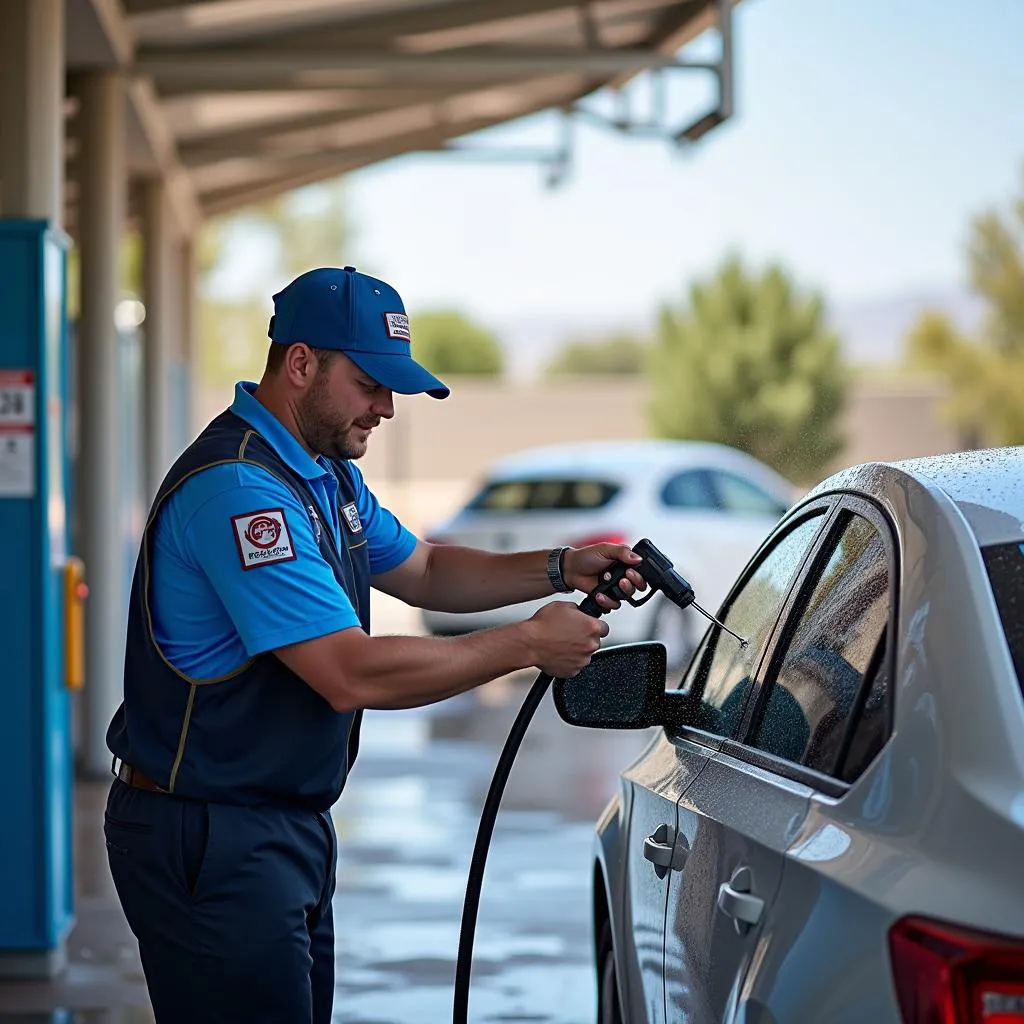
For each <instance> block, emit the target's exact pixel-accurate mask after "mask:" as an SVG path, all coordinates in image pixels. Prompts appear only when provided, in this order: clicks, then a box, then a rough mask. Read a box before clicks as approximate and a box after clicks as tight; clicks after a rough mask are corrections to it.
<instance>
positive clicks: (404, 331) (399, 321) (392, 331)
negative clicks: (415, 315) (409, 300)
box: [384, 313, 412, 342]
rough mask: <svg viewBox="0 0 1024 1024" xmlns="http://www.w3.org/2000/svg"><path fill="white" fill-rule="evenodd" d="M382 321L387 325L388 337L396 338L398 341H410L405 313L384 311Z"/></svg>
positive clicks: (410, 333) (409, 331)
mask: <svg viewBox="0 0 1024 1024" xmlns="http://www.w3.org/2000/svg"><path fill="white" fill-rule="evenodd" d="M384 323H385V325H386V326H387V329H388V337H389V338H398V339H399V340H400V341H409V342H411V341H412V331H411V330H410V328H409V318H408V317H407V316H406V315H405V313H385V314H384Z"/></svg>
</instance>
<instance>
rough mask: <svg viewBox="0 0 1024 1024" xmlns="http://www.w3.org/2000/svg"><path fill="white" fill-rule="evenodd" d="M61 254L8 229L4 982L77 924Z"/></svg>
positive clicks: (48, 241) (2, 636) (58, 241)
mask: <svg viewBox="0 0 1024 1024" xmlns="http://www.w3.org/2000/svg"><path fill="white" fill-rule="evenodd" d="M67 251H68V243H67V240H66V238H65V237H64V236H63V235H62V234H61V233H59V232H55V231H53V230H52V229H51V228H50V227H49V225H48V224H47V223H46V222H44V221H20V220H5V221H0V267H2V273H0V308H2V309H3V311H4V333H3V337H2V339H0V537H3V538H4V541H5V543H4V558H3V570H2V572H0V609H2V612H3V628H2V630H0V665H2V668H0V688H2V690H3V712H2V713H0V779H3V780H4V782H3V785H2V788H0V821H2V822H3V825H2V830H0V880H2V881H0V951H3V952H0V976H3V975H8V976H10V975H16V976H19V977H26V976H31V975H40V976H44V975H49V974H53V973H54V972H56V971H58V970H60V969H61V967H62V966H63V962H64V950H65V940H66V937H67V934H68V932H69V931H70V929H71V927H72V925H73V923H74V902H73V877H72V874H73V872H72V843H73V822H72V785H73V764H72V739H71V716H70V704H71V699H70V692H69V691H70V690H73V689H76V688H78V687H80V686H81V685H82V679H83V675H84V659H83V643H84V636H83V633H84V621H83V620H84V617H83V609H82V605H83V601H84V599H85V596H86V588H85V581H84V578H83V572H82V565H81V563H80V562H79V561H78V560H77V559H75V558H73V557H71V556H70V554H69V522H68V512H67V510H68V509H69V508H70V507H71V502H70V500H69V495H68V469H67V467H68V458H67V434H68V431H67V418H68V417H67V411H68V406H69V391H68V387H69V379H68V371H67V304H66V292H67V288H66V264H67Z"/></svg>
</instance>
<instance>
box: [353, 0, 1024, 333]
mask: <svg viewBox="0 0 1024 1024" xmlns="http://www.w3.org/2000/svg"><path fill="white" fill-rule="evenodd" d="M736 23H737V24H736V55H737V60H738V81H737V115H736V117H735V118H734V119H733V120H732V121H731V122H729V123H727V124H726V125H725V126H723V127H721V128H719V129H717V130H716V131H714V132H712V133H711V134H710V135H708V136H706V137H705V138H704V140H703V141H702V142H701V143H700V144H699V145H698V146H696V147H694V148H693V149H692V150H691V151H689V152H687V153H679V152H675V151H673V150H671V149H670V147H669V146H668V144H667V143H662V142H658V141H647V140H637V139H629V138H625V137H623V136H620V135H615V134H612V133H610V132H608V131H603V130H599V129H594V128H585V127H583V126H579V127H577V129H576V131H575V138H576V146H575V150H574V157H573V161H572V164H571V168H570V172H569V175H568V178H567V180H566V182H565V184H564V185H563V186H562V187H561V188H560V189H557V190H554V191H549V190H547V189H546V188H545V187H544V184H543V174H542V171H541V170H540V169H539V168H538V167H536V166H533V165H508V164H505V165H491V164H488V165H481V164H479V163H472V164H469V163H464V162H460V161H458V160H456V159H453V158H448V157H443V158H442V157H436V156H410V157H406V158H402V159H399V160H395V161H391V162H389V163H387V164H384V165H380V166H377V167H374V168H369V169H366V170H364V171H361V172H359V173H357V174H355V175H352V176H351V177H350V178H349V193H350V197H351V213H352V219H353V221H354V224H355V226H356V229H357V237H356V240H355V247H354V252H353V253H352V254H351V256H352V259H353V260H354V261H355V262H358V264H359V265H360V266H361V267H363V268H365V269H367V270H371V271H373V272H375V273H377V274H379V275H381V276H383V277H385V278H386V279H388V280H389V281H391V283H393V284H394V285H395V286H396V287H397V288H398V289H399V291H400V292H401V293H402V294H403V296H404V297H405V300H406V305H407V306H408V307H409V308H410V310H411V311H413V312H415V310H416V309H417V308H424V307H428V306H438V305H453V306H457V307H459V308H462V309H464V310H466V311H467V312H469V313H471V314H473V315H475V316H477V317H479V318H480V319H482V320H483V321H485V322H488V323H490V324H500V323H502V322H504V321H508V320H509V319H510V318H523V317H526V316H528V317H540V318H544V317H550V318H555V319H557V320H559V322H564V323H568V324H570V325H571V324H572V323H573V322H576V321H578V322H579V323H580V325H581V326H583V325H586V327H587V328H588V329H589V328H591V327H592V325H593V324H594V323H595V322H607V323H609V324H612V323H621V322H629V321H633V320H643V319H646V318H647V317H648V316H650V314H651V312H652V311H653V310H654V309H655V308H656V307H657V305H658V304H659V303H660V302H662V301H664V300H666V299H673V298H675V297H677V296H679V295H680V294H681V293H682V291H683V289H684V287H685V284H686V282H687V281H688V280H689V279H691V278H692V277H693V276H694V275H699V274H704V273H707V272H708V271H709V270H711V269H712V268H713V267H714V266H715V264H716V263H717V262H718V261H719V260H720V259H721V258H722V257H723V255H724V254H725V253H726V252H727V251H729V250H735V251H738V252H740V253H742V254H743V255H745V256H746V257H748V258H749V259H751V260H752V261H755V262H761V261H764V260H767V259H778V260H781V261H783V262H784V263H785V264H786V265H787V266H788V267H789V268H790V269H791V270H792V271H793V272H794V273H795V274H796V275H797V276H798V278H799V280H800V281H801V282H803V283H805V284H808V285H813V286H815V287H820V288H822V289H823V290H824V291H825V293H826V295H827V296H828V298H829V299H830V300H832V301H833V302H836V303H846V304H849V303H857V302H866V301H871V300H877V299H882V298H887V297H892V296H899V295H902V294H905V293H907V292H913V291H922V290H930V291H935V290H943V289H950V290H955V289H957V288H958V287H960V286H962V283H963V259H962V251H963V241H964V238H965V235H966V229H967V222H968V219H969V217H970V216H971V214H972V213H973V212H975V211H977V210H979V209H981V208H984V207H987V206H991V205H993V204H1000V203H1005V201H1006V200H1007V199H1008V197H1009V196H1010V195H1011V194H1012V193H1013V192H1014V190H1015V189H1016V188H1017V187H1018V183H1019V182H1020V181H1021V180H1022V179H1021V169H1022V167H1024V107H1022V98H1024V59H1022V58H1021V52H1022V45H1024V0H985V2H978V0H745V2H744V3H742V4H741V5H740V7H739V8H738V9H737V12H736ZM642 85H643V83H638V94H641V93H642V92H643V90H642ZM709 95H710V93H709V83H708V82H707V80H706V78H705V77H704V76H702V75H701V74H699V73H696V72H690V73H687V74H686V75H685V76H680V77H679V78H678V79H677V81H676V83H675V85H674V87H673V106H674V107H675V108H676V109H677V110H678V111H679V114H680V120H681V121H682V120H685V117H683V114H684V113H685V112H686V111H693V110H694V109H696V108H698V107H700V106H701V104H702V103H704V102H706V101H707V98H708V96H709ZM558 131H559V129H558V125H557V123H556V122H555V121H554V119H553V118H551V117H549V116H545V115H541V116H539V117H536V118H532V119H530V120H529V121H527V122H522V123H519V124H516V125H513V126H510V127H507V128H503V129H500V130H496V131H492V132H489V133H486V134H485V135H483V136H480V137H478V138H479V141H486V142H488V143H490V144H509V145H516V144H521V143H523V142H540V143H543V142H544V141H549V142H551V143H554V142H556V141H557V139H558ZM474 141H475V140H474Z"/></svg>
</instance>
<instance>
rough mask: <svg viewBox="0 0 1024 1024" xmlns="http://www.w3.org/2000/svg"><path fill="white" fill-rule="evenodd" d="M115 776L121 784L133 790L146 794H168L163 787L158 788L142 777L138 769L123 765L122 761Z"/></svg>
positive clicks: (149, 779) (147, 777)
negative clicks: (131, 787)
mask: <svg viewBox="0 0 1024 1024" xmlns="http://www.w3.org/2000/svg"><path fill="white" fill-rule="evenodd" d="M115 774H116V775H117V777H118V778H119V779H120V780H121V781H122V782H123V783H125V784H126V785H128V786H134V787H135V789H144V790H146V792H147V793H166V792H168V790H166V789H164V787H163V786H158V785H157V784H156V783H155V782H154V781H153V780H152V779H151V778H149V776H147V775H143V774H142V772H140V771H139V769H138V768H133V767H132V766H131V765H130V764H125V763H124V761H122V762H121V764H120V766H119V767H118V769H117V771H116V772H115Z"/></svg>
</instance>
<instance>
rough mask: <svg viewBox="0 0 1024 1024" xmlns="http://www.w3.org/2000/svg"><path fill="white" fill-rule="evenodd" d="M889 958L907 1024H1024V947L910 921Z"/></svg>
mask: <svg viewBox="0 0 1024 1024" xmlns="http://www.w3.org/2000/svg"><path fill="white" fill-rule="evenodd" d="M889 952H890V955H891V957H892V969H893V975H894V978H895V982H896V994H897V997H898V999H899V1004H900V1011H901V1013H902V1014H903V1022H904V1024H1024V942H1022V941H1019V940H1013V939H1007V938H1003V937H1002V936H998V935H986V934H985V933H983V932H976V931H972V930H969V929H967V928H960V927H957V926H953V925H947V924H940V923H938V922H935V921H927V920H924V919H922V918H913V917H908V918H903V919H902V920H901V921H897V922H896V924H895V925H894V926H893V927H892V929H891V930H890V932H889Z"/></svg>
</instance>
